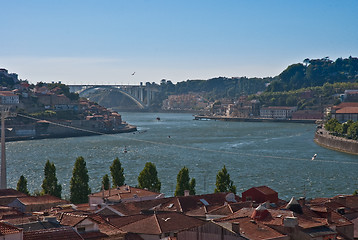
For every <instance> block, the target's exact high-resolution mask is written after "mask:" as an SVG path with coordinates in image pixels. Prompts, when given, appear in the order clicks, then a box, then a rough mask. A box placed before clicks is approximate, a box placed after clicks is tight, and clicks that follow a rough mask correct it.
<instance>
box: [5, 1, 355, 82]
mask: <svg viewBox="0 0 358 240" xmlns="http://www.w3.org/2000/svg"><path fill="white" fill-rule="evenodd" d="M0 6H1V11H0V23H1V25H0V26H1V30H2V31H1V37H0V68H7V69H8V70H9V72H16V73H18V74H19V77H20V78H22V79H28V80H29V81H30V82H32V83H36V82H39V81H44V82H50V81H62V82H63V83H66V84H86V83H89V84H114V83H116V84H138V83H139V82H159V81H160V80H161V79H168V80H172V81H173V82H178V81H184V80H187V79H208V78H212V77H217V76H226V77H233V76H238V77H240V76H247V77H255V76H257V77H265V76H276V75H278V74H279V73H280V72H282V70H284V69H285V68H286V67H287V66H288V65H290V64H292V63H297V62H302V61H303V59H305V58H323V57H326V56H329V57H330V58H331V59H333V60H335V59H336V58H338V57H343V58H346V57H349V56H350V55H351V56H355V57H356V56H357V55H358V1H357V0H350V1H349V0H335V1H333V0H332V1H331V0H307V1H303V0H301V1H287V0H245V1H244V0H231V1H230V0H222V1H219V0H215V1H211V0H205V1H204V0H203V1H199V0H198V1H192V0H191V1H186V0H181V1H170V0H161V1H159V0H158V1H156V0H141V1H139V0H126V1H124V0H123V1H122V0H112V1H110V0H107V1H106V0H101V1H100V0H97V1H91V0H83V1H80V0H77V1H73V0H68V1H67V0H61V1H60V0H51V1H49V0H43V1H39V0H31V1H29V0H23V1H17V0H0ZM133 72H136V73H135V75H132V73H133Z"/></svg>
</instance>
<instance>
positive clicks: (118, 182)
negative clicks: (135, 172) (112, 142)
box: [110, 157, 125, 187]
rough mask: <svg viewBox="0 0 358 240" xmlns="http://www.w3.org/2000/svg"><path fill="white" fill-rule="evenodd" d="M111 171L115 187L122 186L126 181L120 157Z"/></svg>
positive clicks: (114, 161) (114, 162)
mask: <svg viewBox="0 0 358 240" xmlns="http://www.w3.org/2000/svg"><path fill="white" fill-rule="evenodd" d="M110 170H111V175H112V181H113V187H120V186H122V185H123V184H124V181H125V177H124V169H123V168H122V165H121V162H120V161H119V159H118V157H117V158H116V159H114V160H113V163H112V165H111V167H110Z"/></svg>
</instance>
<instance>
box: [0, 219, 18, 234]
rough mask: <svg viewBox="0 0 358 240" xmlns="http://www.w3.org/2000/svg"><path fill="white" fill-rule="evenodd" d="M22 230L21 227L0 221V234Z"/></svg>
mask: <svg viewBox="0 0 358 240" xmlns="http://www.w3.org/2000/svg"><path fill="white" fill-rule="evenodd" d="M19 232H22V230H21V229H19V228H17V227H14V226H11V225H9V224H6V223H3V222H0V236H5V235H9V234H14V233H19Z"/></svg>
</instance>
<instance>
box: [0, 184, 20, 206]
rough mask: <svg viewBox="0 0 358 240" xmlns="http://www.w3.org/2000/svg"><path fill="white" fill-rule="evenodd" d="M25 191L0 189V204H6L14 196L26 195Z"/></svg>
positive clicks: (12, 199) (14, 197) (13, 198)
mask: <svg viewBox="0 0 358 240" xmlns="http://www.w3.org/2000/svg"><path fill="white" fill-rule="evenodd" d="M26 196H27V195H26V194H25V193H22V192H19V191H17V190H15V189H12V188H7V189H0V205H2V206H7V205H8V204H9V203H11V202H12V201H14V200H15V199H16V198H20V197H26Z"/></svg>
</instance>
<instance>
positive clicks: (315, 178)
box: [6, 113, 358, 200]
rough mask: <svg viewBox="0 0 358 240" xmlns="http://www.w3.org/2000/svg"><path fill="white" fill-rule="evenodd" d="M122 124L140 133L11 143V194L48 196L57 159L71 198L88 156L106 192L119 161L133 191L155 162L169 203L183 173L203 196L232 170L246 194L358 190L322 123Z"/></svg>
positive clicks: (181, 120)
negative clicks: (22, 181)
mask: <svg viewBox="0 0 358 240" xmlns="http://www.w3.org/2000/svg"><path fill="white" fill-rule="evenodd" d="M157 117H160V119H161V120H160V121H157V120H156V118H157ZM122 118H123V119H124V120H125V121H127V122H128V123H131V124H133V125H136V126H137V127H138V130H139V131H138V132H136V133H125V134H115V135H102V136H91V137H77V138H63V139H44V140H32V141H21V142H9V143H6V149H7V152H6V154H7V166H8V169H7V174H8V187H11V188H16V184H17V181H18V180H19V177H20V176H21V175H24V176H25V177H26V179H27V181H28V189H29V191H30V192H33V191H35V190H41V184H42V180H43V169H44V165H45V162H46V161H47V160H50V161H52V162H54V163H55V166H56V173H57V178H58V180H59V183H60V184H61V185H62V188H63V191H62V196H63V197H65V198H68V197H69V182H70V178H71V176H72V169H73V165H74V162H75V160H76V158H77V157H78V156H83V157H84V159H85V160H86V163H87V169H88V174H89V177H90V187H91V189H92V192H94V191H98V190H99V189H100V186H101V181H102V177H103V176H104V175H105V174H109V175H110V171H109V167H110V165H111V164H112V162H113V160H114V159H115V158H116V157H119V159H120V161H121V163H122V166H123V168H124V171H125V178H126V183H127V184H129V185H132V186H135V185H137V177H138V175H139V173H140V171H141V170H142V169H143V167H144V165H145V163H146V162H148V161H150V162H153V163H154V164H155V165H156V167H157V171H158V175H159V179H160V181H161V182H162V189H161V192H163V193H165V194H166V196H172V195H173V192H174V190H175V185H176V176H177V174H178V172H179V170H180V169H181V168H182V167H183V166H186V167H188V168H189V173H190V177H194V178H195V179H196V192H197V194H203V193H212V192H213V191H214V188H215V181H216V174H217V172H218V171H219V170H220V169H222V167H223V166H224V165H225V166H226V168H227V169H228V172H229V174H230V176H231V179H232V180H233V181H234V184H235V185H236V186H237V189H238V193H241V192H242V191H244V190H246V189H248V188H250V187H253V186H261V185H267V186H269V187H271V188H273V189H275V190H276V191H277V192H278V193H279V197H280V198H282V199H286V200H287V199H289V198H290V197H291V196H296V197H300V196H306V197H329V196H334V195H337V194H352V193H353V192H354V190H357V189H358V181H357V175H358V156H356V155H349V154H345V153H340V152H336V151H332V150H329V149H325V148H322V147H320V146H318V145H316V144H315V143H314V142H313V135H314V131H315V125H314V124H298V123H267V122H263V123H257V122H222V121H195V120H193V116H192V115H191V114H175V113H122ZM169 136H170V137H169ZM125 146H126V148H127V153H124V148H125ZM314 154H317V158H316V160H315V161H312V160H311V157H312V156H313V155H314Z"/></svg>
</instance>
